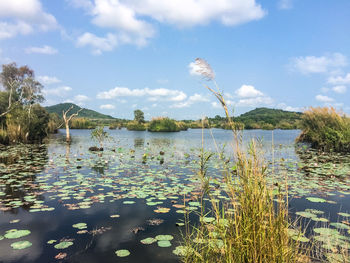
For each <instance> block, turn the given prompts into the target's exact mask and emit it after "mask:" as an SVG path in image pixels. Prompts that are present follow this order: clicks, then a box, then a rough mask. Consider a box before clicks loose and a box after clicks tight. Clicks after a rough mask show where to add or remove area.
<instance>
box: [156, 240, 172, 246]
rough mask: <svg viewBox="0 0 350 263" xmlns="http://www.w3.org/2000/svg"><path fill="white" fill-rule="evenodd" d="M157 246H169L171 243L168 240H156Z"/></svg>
mask: <svg viewBox="0 0 350 263" xmlns="http://www.w3.org/2000/svg"><path fill="white" fill-rule="evenodd" d="M157 244H158V246H159V247H171V243H170V241H169V240H160V241H158V242H157Z"/></svg>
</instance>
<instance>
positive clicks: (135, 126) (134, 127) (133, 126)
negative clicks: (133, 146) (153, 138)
mask: <svg viewBox="0 0 350 263" xmlns="http://www.w3.org/2000/svg"><path fill="white" fill-rule="evenodd" d="M126 128H127V129H128V130H129V131H145V130H146V126H145V125H144V124H143V123H138V122H137V121H131V122H129V123H128V125H127V126H126Z"/></svg>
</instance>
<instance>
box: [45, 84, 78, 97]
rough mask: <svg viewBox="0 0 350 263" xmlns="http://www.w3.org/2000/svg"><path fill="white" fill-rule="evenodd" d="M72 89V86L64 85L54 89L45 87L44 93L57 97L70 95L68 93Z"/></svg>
mask: <svg viewBox="0 0 350 263" xmlns="http://www.w3.org/2000/svg"><path fill="white" fill-rule="evenodd" d="M70 91H72V88H71V87H68V86H62V87H58V88H54V89H46V88H44V89H43V94H44V95H45V96H56V97H61V98H62V97H65V96H67V95H68V93H69V92H70Z"/></svg>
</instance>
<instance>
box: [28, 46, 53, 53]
mask: <svg viewBox="0 0 350 263" xmlns="http://www.w3.org/2000/svg"><path fill="white" fill-rule="evenodd" d="M25 51H26V53H27V54H32V53H37V54H44V55H54V54H57V52H58V50H57V49H55V48H53V47H50V46H47V45H45V46H42V47H29V48H26V49H25Z"/></svg>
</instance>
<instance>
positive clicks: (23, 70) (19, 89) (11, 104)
mask: <svg viewBox="0 0 350 263" xmlns="http://www.w3.org/2000/svg"><path fill="white" fill-rule="evenodd" d="M0 83H1V86H2V87H3V88H4V90H5V93H4V94H3V96H4V95H5V97H6V104H5V105H6V106H5V107H1V109H0V110H1V112H0V117H3V116H5V115H7V114H8V113H9V112H10V111H12V110H13V109H14V108H15V106H16V105H22V106H23V107H24V106H28V107H27V108H26V109H27V110H28V114H29V115H30V112H31V110H32V106H33V105H34V104H35V103H39V102H42V101H43V100H44V97H43V96H42V94H41V89H42V87H43V86H42V85H41V84H40V82H39V81H37V80H35V75H34V71H33V70H32V69H30V68H29V67H28V66H21V67H17V64H16V63H10V64H7V65H2V72H1V73H0Z"/></svg>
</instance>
